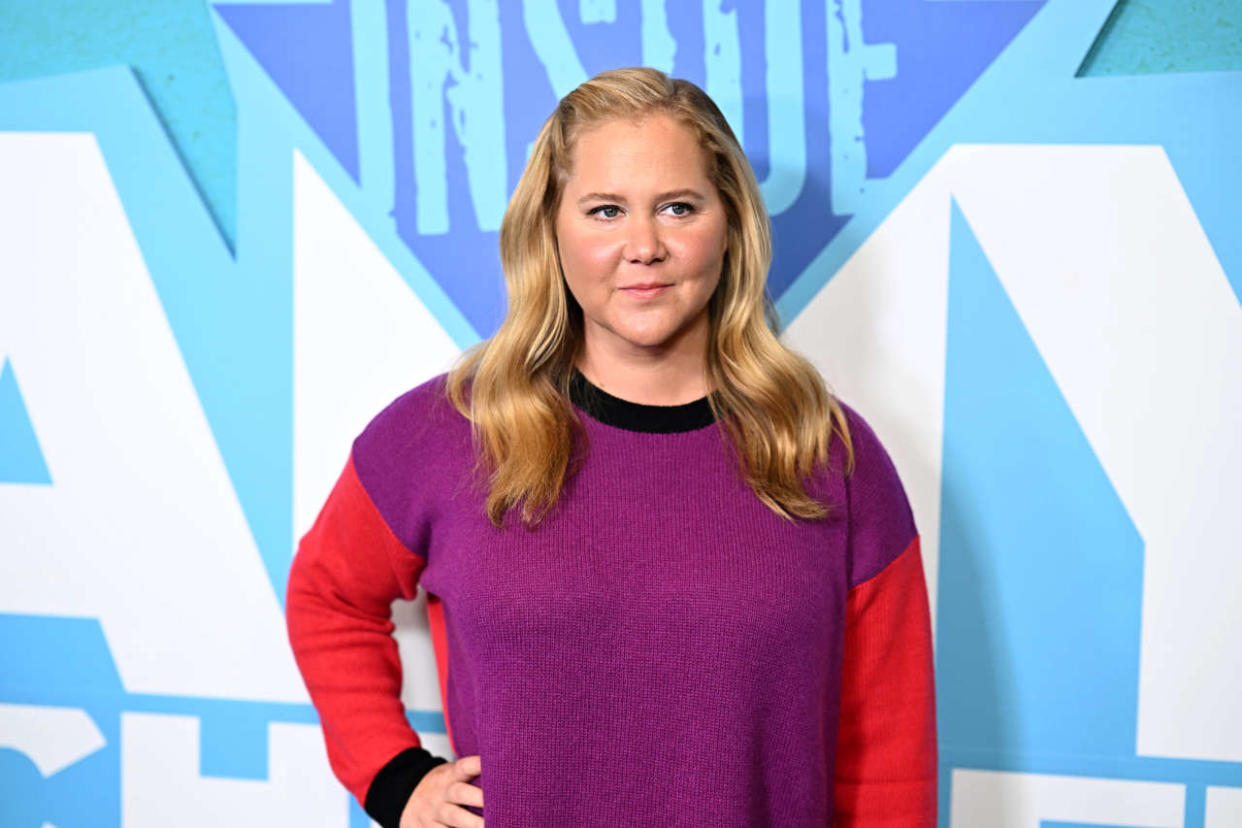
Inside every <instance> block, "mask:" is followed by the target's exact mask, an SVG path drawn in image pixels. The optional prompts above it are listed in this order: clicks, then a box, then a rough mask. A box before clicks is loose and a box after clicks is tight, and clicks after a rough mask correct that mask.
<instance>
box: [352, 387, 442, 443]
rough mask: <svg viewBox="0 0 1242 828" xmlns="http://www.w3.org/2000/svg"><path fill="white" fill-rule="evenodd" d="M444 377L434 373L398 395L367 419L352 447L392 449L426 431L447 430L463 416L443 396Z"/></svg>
mask: <svg viewBox="0 0 1242 828" xmlns="http://www.w3.org/2000/svg"><path fill="white" fill-rule="evenodd" d="M447 380H448V374H447V373H441V374H436V375H435V376H434V377H431V378H430V379H428V380H425V381H424V382H421V383H419V384H418V385H416V386H414V387H413V388H411V389H410V390H408V391H405V392H404V393H402V394H400V395H399V396H398V397H397V398H396V399H394V400H392V401H391V402H389V403H388V404H387V405H385V406H384V407H383V408H382V409H380V411H379V413H377V414H376V415H375V416H374V417H372V418H371V420H370V422H368V423H367V425H366V427H365V428H364V429H363V430H362V432H361V433H360V434H359V435H358V437H357V439H356V440H355V441H354V446H355V448H356V449H357V448H363V449H365V450H371V449H372V448H377V449H379V450H393V449H395V448H398V447H400V446H401V445H403V444H405V443H408V442H409V441H411V440H414V439H418V438H419V437H421V436H423V435H425V434H426V433H428V432H434V431H437V430H442V429H446V428H448V429H451V428H452V427H453V426H454V425H456V424H457V423H456V422H455V421H456V420H461V421H462V423H466V420H465V418H464V417H462V416H461V414H459V413H458V412H457V410H456V409H455V408H454V407H453V404H452V402H451V401H449V399H448V396H447V394H446V387H447Z"/></svg>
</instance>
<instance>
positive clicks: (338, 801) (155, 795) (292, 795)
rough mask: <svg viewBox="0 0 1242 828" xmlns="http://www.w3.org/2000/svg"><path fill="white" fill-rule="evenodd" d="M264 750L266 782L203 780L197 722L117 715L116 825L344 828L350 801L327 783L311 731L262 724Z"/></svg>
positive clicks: (321, 751)
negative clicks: (118, 788) (265, 735)
mask: <svg viewBox="0 0 1242 828" xmlns="http://www.w3.org/2000/svg"><path fill="white" fill-rule="evenodd" d="M268 751H269V753H268V778H267V779H265V780H254V779H226V778H217V777H204V776H201V775H200V773H199V722H198V719H197V718H195V717H193V716H170V715H161V714H152V713H123V714H121V824H122V825H123V826H124V827H125V828H165V826H169V825H177V826H181V828H218V826H221V825H297V826H299V828H300V827H301V826H308V828H309V827H310V826H315V828H348V825H349V794H348V793H347V792H346V791H345V789H344V788H342V787H341V785H340V783H339V782H337V781H336V778H335V777H334V776H332V771H331V769H330V768H329V766H328V757H327V753H326V750H325V748H324V743H323V732H322V731H321V730H320V729H319V727H318V726H317V725H300V724H282V723H277V724H271V725H268Z"/></svg>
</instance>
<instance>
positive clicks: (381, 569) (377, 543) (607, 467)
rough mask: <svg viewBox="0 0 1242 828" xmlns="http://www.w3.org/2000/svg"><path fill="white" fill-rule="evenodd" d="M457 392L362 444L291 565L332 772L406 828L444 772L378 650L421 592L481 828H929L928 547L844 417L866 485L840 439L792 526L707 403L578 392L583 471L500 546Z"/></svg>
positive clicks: (391, 418) (293, 600)
mask: <svg viewBox="0 0 1242 828" xmlns="http://www.w3.org/2000/svg"><path fill="white" fill-rule="evenodd" d="M443 387H444V375H440V376H438V377H435V378H433V379H432V380H429V381H428V382H426V383H423V384H422V385H420V386H418V387H417V388H414V389H413V390H411V391H409V392H407V393H405V394H403V395H402V396H400V397H398V398H397V399H396V400H395V401H393V402H392V403H391V404H390V405H389V406H387V407H386V408H385V409H384V410H383V411H382V412H380V413H379V414H378V415H377V416H376V417H375V418H374V420H372V422H371V423H370V424H369V425H368V426H367V427H366V429H365V430H364V431H363V432H362V433H361V434H360V435H359V436H358V438H357V439H356V440H355V442H354V444H353V447H352V451H351V454H350V457H349V459H348V462H347V463H346V466H345V469H344V471H343V472H342V474H341V478H340V480H339V481H338V482H337V484H336V487H335V488H334V490H333V492H332V495H331V496H330V497H329V499H328V501H327V503H325V505H324V507H323V510H322V511H321V513H320V515H319V517H318V518H317V520H316V522H315V525H314V526H313V527H312V528H311V529H310V531H309V532H307V534H306V536H305V537H303V539H302V541H301V543H300V544H299V549H298V554H297V556H296V558H295V561H294V564H293V569H292V571H291V573H290V580H289V595H288V601H287V613H288V621H289V630H290V637H291V641H292V644H293V647H294V652H295V655H296V656H297V659H298V663H299V666H300V668H301V670H302V673H303V676H304V678H305V679H306V683H307V686H308V688H309V690H310V693H311V697H312V700H313V701H314V703H315V705H316V708H317V709H318V711H319V714H320V718H321V721H322V723H323V726H324V732H325V739H326V741H327V746H328V753H329V759H330V761H331V762H332V766H333V769H334V771H335V772H336V773H337V775H338V776H339V777H340V778H341V780H342V782H343V783H344V784H345V785H346V787H348V788H349V789H350V790H351V791H352V792H353V793H354V794H355V795H356V796H357V797H358V798H359V800H360V801H361V802H363V803H364V804H365V806H366V808H367V810H368V812H370V813H371V814H372V816H373V817H375V818H376V819H377V820H378V821H379V822H380V823H381V824H383V825H386V826H388V825H392V826H395V825H396V820H397V817H399V815H400V813H401V808H402V807H403V806H404V804H405V801H406V800H407V799H408V797H409V795H410V792H411V791H412V790H413V789H414V786H415V785H416V784H417V782H418V780H419V779H420V778H421V776H422V775H423V774H424V773H425V772H426V771H427V770H428V769H429V768H430V767H431V766H433V764H434V763H435V762H436V761H439V760H437V759H433V758H432V757H431V756H430V754H427V752H426V751H425V750H423V749H422V748H421V746H420V742H419V740H418V737H417V735H416V734H415V733H414V732H413V731H412V730H411V729H410V727H409V725H408V723H407V720H406V719H405V716H404V711H403V710H402V707H401V705H400V702H399V699H398V694H399V691H400V682H401V675H400V664H399V662H398V660H397V653H396V646H395V643H394V642H393V640H392V638H391V636H390V635H389V633H390V631H391V629H392V627H391V622H390V621H389V620H388V618H389V616H388V608H389V604H390V603H391V601H392V600H393V599H396V598H400V597H404V598H407V599H409V598H413V597H414V595H415V594H416V589H417V585H419V584H421V586H422V587H423V589H424V590H425V591H426V593H427V595H428V604H427V606H428V614H429V623H430V629H431V635H432V640H433V644H434V646H435V652H436V659H437V665H438V676H437V678H438V681H439V685H440V690H441V698H442V702H443V708H444V715H445V724H446V729H447V731H448V735H449V738H450V740H451V744H452V748H453V751H454V752H455V754H456V755H457V756H468V755H473V754H480V755H481V757H482V760H481V761H482V767H483V772H482V775H481V776H480V777H478V778H477V779H475V780H474V784H477V785H479V786H480V787H481V788H482V789H483V792H484V808H483V810H482V811H481V813H483V814H485V816H486V820H487V825H488V826H489V828H508V827H509V826H601V828H602V826H621V825H634V824H642V825H662V826H667V825H687V826H689V825H695V826H703V825H710V826H738V828H742V827H743V826H745V827H746V828H758V827H759V826H769V825H771V826H778V825H779V826H782V827H783V828H791V826H807V828H810V827H811V826H815V828H823V826H827V825H830V824H833V818H834V814H835V816H836V819H837V823H836V824H841V825H844V824H849V825H880V824H885V825H901V826H917V825H934V824H935V795H936V791H935V787H936V745H935V724H934V696H933V690H932V673H931V645H930V626H929V618H928V613H927V596H926V590H925V587H924V582H923V572H922V565H921V562H920V558H919V546H918V536H917V532H916V530H915V526H914V521H913V517H912V514H911V511H910V507H909V504H908V502H907V500H906V496H905V494H904V492H903V490H902V486H901V483H900V481H899V478H898V476H897V473H896V470H895V469H894V467H893V464H892V463H891V461H890V460H889V457H888V455H887V454H886V452H885V451H884V449H883V448H882V446H881V445H880V443H879V441H878V440H877V438H876V436H875V434H874V433H873V432H872V430H871V429H870V428H869V427H868V426H867V424H866V423H865V422H864V421H863V420H862V418H861V417H860V416H859V415H858V414H857V412H855V411H854V410H853V409H852V408H849V407H848V406H846V407H845V410H846V412H847V415H848V418H849V422H850V425H851V436H852V439H853V442H854V448H855V453H856V464H857V466H856V468H855V470H854V473H853V474H852V475H851V476H850V477H848V478H846V477H843V476H842V474H841V472H840V469H841V465H842V460H843V456H844V453H843V446H842V444H841V443H840V441H839V440H837V439H834V440H833V443H832V451H831V456H830V460H829V464H828V467H827V468H825V469H821V470H819V472H818V473H817V474H816V475H815V477H814V479H813V481H812V487H811V489H810V491H811V493H812V494H813V495H815V496H817V497H819V498H821V499H822V500H824V501H825V502H827V503H830V504H832V510H833V515H832V516H830V517H829V518H828V519H827V520H823V521H803V520H797V521H793V522H790V521H787V520H784V519H782V518H780V517H778V516H777V515H776V514H774V513H773V512H772V511H771V510H769V509H768V508H767V507H766V506H764V505H763V504H762V503H761V502H760V501H759V500H758V499H757V498H756V497H755V495H754V493H753V492H752V491H751V490H750V489H749V488H748V487H747V486H746V484H745V483H744V482H743V481H742V480H741V479H740V477H739V474H738V471H737V467H736V462H735V458H734V453H733V449H732V447H731V446H730V445H729V444H728V442H727V440H726V434H725V432H724V430H723V429H721V428H720V427H719V425H718V424H717V423H715V422H713V421H712V415H711V410H710V407H709V406H708V404H707V400H706V398H703V399H701V400H697V401H695V402H692V403H688V404H686V405H681V406H671V407H662V406H661V407H658V406H647V405H639V404H636V403H631V402H627V401H624V400H619V399H617V398H616V397H612V396H610V395H607V394H605V393H604V392H603V391H601V390H600V389H597V388H595V387H594V386H592V385H590V384H589V383H587V382H586V380H585V379H584V378H583V377H582V376H581V375H580V374H576V375H575V383H574V389H575V390H574V392H573V400H574V404H575V406H576V407H577V409H578V411H579V414H580V416H581V418H582V420H583V423H584V425H585V427H586V431H587V435H588V441H589V443H588V445H589V449H588V455H587V460H586V462H585V463H584V465H583V466H582V468H581V469H580V470H579V472H578V473H577V474H576V475H574V476H572V477H571V478H570V479H569V480H568V481H567V483H566V485H565V487H564V490H563V492H562V495H561V498H560V500H559V501H558V503H557V505H556V506H555V508H554V510H553V511H552V512H551V513H550V514H549V515H548V516H547V517H546V518H545V519H544V522H543V523H542V524H541V525H540V526H539V527H537V528H536V529H535V530H534V531H529V530H526V529H524V528H522V527H521V526H520V525H519V524H518V522H517V520H516V514H512V515H510V516H509V520H508V522H507V524H506V528H505V529H504V530H498V529H496V528H495V527H493V526H492V525H491V524H490V523H489V522H488V520H487V518H486V516H485V515H484V514H483V493H482V492H481V491H480V490H478V489H477V488H472V487H471V486H470V485H469V484H468V480H469V473H470V470H471V465H472V463H473V455H472V453H471V441H470V427H469V423H468V422H467V421H466V420H465V419H464V418H463V417H462V416H461V415H459V414H458V413H457V412H456V411H455V410H454V409H453V408H452V406H451V405H450V404H449V403H448V402H447V400H445V399H444V398H443ZM588 412H589V413H588ZM431 680H432V678H431V677H430V676H429V677H428V681H431ZM475 813H480V811H478V810H477V809H476V810H475Z"/></svg>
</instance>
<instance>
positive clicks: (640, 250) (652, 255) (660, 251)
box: [625, 217, 665, 264]
mask: <svg viewBox="0 0 1242 828" xmlns="http://www.w3.org/2000/svg"><path fill="white" fill-rule="evenodd" d="M626 233H627V234H628V236H627V238H626V249H625V258H626V259H627V260H628V261H631V262H635V263H638V264H651V263H652V262H654V261H659V260H660V259H662V258H664V254H665V250H664V241H663V238H662V237H661V233H660V227H659V225H658V224H657V223H656V221H655V219H653V218H643V217H635V218H632V219H631V220H630V221H629V222H627V227H626Z"/></svg>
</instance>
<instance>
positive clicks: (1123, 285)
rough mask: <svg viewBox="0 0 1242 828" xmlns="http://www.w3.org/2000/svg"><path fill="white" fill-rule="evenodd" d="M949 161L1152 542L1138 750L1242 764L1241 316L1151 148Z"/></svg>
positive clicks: (991, 151)
mask: <svg viewBox="0 0 1242 828" xmlns="http://www.w3.org/2000/svg"><path fill="white" fill-rule="evenodd" d="M951 156H952V157H951V158H950V159H949V163H950V164H951V166H952V173H951V175H952V180H953V184H952V187H953V193H954V195H955V196H956V198H957V200H958V203H959V204H960V205H961V208H962V212H963V215H964V216H965V217H966V220H967V221H968V222H969V223H970V225H971V227H972V229H973V230H974V232H975V235H976V237H977V238H978V240H979V243H980V245H981V246H982V248H983V250H984V253H985V254H986V255H987V257H988V259H989V261H990V262H991V263H992V265H993V266H994V267H995V269H996V273H997V275H998V277H999V278H1000V280H1001V282H1002V283H1003V284H1004V287H1005V290H1006V291H1007V292H1008V294H1009V296H1010V297H1011V298H1012V300H1013V303H1014V306H1015V308H1016V309H1017V311H1018V314H1019V315H1020V316H1021V318H1022V321H1023V323H1024V324H1025V326H1026V328H1027V330H1028V331H1029V332H1030V334H1031V337H1032V338H1033V340H1034V342H1035V345H1036V346H1037V347H1038V349H1039V352H1040V354H1041V356H1042V357H1043V359H1044V360H1045V362H1046V363H1047V364H1048V367H1049V370H1050V371H1051V373H1052V376H1053V378H1054V379H1055V380H1056V382H1057V385H1058V387H1059V388H1060V390H1061V392H1062V393H1063V394H1064V395H1065V398H1066V400H1067V402H1068V404H1069V406H1070V409H1071V410H1072V411H1073V413H1074V417H1075V418H1076V419H1077V421H1078V423H1079V425H1080V426H1081V427H1082V429H1083V432H1084V434H1085V435H1086V437H1087V440H1088V441H1089V442H1090V444H1091V447H1092V449H1093V450H1094V451H1095V453H1096V456H1097V457H1098V458H1099V460H1100V463H1101V465H1102V466H1103V468H1104V471H1105V473H1107V475H1108V478H1109V480H1110V481H1111V482H1112V484H1113V486H1114V488H1115V489H1116V491H1117V494H1118V496H1119V497H1120V499H1121V501H1122V503H1123V504H1124V505H1125V508H1126V510H1127V512H1128V513H1129V515H1130V517H1131V519H1132V520H1133V521H1134V523H1135V526H1136V527H1137V528H1138V531H1139V533H1140V535H1141V536H1142V538H1143V540H1144V543H1145V547H1146V548H1145V562H1144V567H1143V577H1144V583H1143V620H1142V655H1141V660H1140V665H1139V670H1140V673H1139V714H1138V753H1139V754H1140V755H1147V756H1168V757H1178V758H1186V759H1211V760H1217V761H1232V762H1238V761H1242V705H1240V704H1238V685H1237V680H1238V676H1242V646H1239V636H1238V630H1239V629H1242V609H1240V608H1239V604H1238V602H1237V596H1238V595H1240V594H1242V556H1239V555H1238V552H1239V549H1242V547H1240V545H1239V542H1238V531H1237V527H1236V525H1235V524H1234V522H1233V514H1232V511H1231V510H1230V509H1229V508H1228V504H1231V503H1237V502H1239V501H1242V430H1240V429H1239V428H1238V426H1237V416H1238V412H1240V411H1242V370H1239V366H1242V307H1239V304H1238V300H1237V298H1236V297H1235V296H1234V294H1233V291H1232V289H1231V288H1230V285H1229V282H1228V280H1227V279H1226V277H1225V273H1224V271H1223V270H1222V268H1221V265H1220V262H1219V261H1218V260H1217V259H1216V256H1215V254H1214V253H1213V251H1212V247H1211V245H1210V243H1209V241H1208V239H1207V236H1206V235H1205V233H1204V231H1203V228H1202V227H1201V226H1200V224H1199V222H1198V219H1196V217H1195V213H1194V209H1193V207H1192V206H1191V204H1190V200H1189V199H1188V198H1187V196H1186V193H1185V191H1184V190H1183V189H1182V187H1181V184H1180V182H1179V181H1178V180H1177V175H1176V173H1175V172H1174V170H1173V167H1172V165H1171V164H1170V163H1169V159H1168V157H1167V156H1166V155H1165V153H1164V150H1163V149H1161V148H1160V147H1136V146H960V147H957V148H955V149H954V150H953V151H952V153H951Z"/></svg>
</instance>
